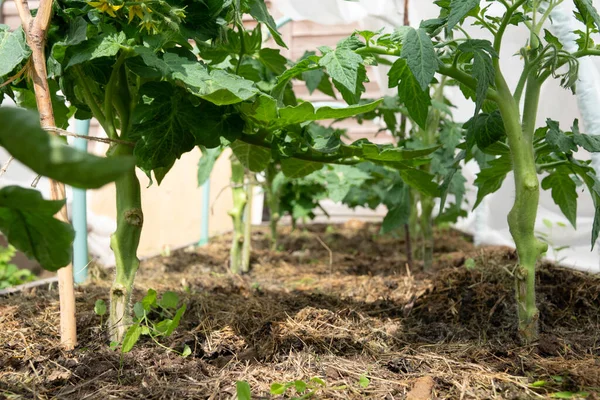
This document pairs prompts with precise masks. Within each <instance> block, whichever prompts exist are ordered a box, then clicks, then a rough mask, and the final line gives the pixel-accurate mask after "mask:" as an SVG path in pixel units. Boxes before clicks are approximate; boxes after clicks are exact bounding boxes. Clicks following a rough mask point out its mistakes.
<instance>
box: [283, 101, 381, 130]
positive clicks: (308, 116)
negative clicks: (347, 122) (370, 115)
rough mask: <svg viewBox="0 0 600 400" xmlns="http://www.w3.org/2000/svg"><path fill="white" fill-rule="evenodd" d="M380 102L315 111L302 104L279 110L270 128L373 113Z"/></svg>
mask: <svg viewBox="0 0 600 400" xmlns="http://www.w3.org/2000/svg"><path fill="white" fill-rule="evenodd" d="M381 101H382V100H377V101H374V102H372V103H367V104H361V105H352V106H348V107H341V108H332V107H329V106H326V107H320V108H318V109H316V110H315V108H314V106H313V105H312V104H311V103H309V102H304V103H301V104H299V105H297V106H290V107H284V108H281V109H279V119H277V120H275V121H273V123H272V124H271V128H273V129H275V128H281V127H284V126H288V125H295V124H301V123H304V122H308V121H320V120H325V119H341V118H348V117H352V116H355V115H358V114H363V113H367V112H370V111H373V110H374V109H376V108H377V106H379V104H380V103H381Z"/></svg>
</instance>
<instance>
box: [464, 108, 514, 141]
mask: <svg viewBox="0 0 600 400" xmlns="http://www.w3.org/2000/svg"><path fill="white" fill-rule="evenodd" d="M464 127H465V128H466V129H467V143H470V144H471V146H472V145H473V142H475V143H476V144H477V147H479V148H480V149H481V150H485V149H486V148H487V147H489V146H491V145H492V144H494V143H496V142H498V141H499V140H502V139H504V138H505V137H506V131H505V130H504V121H503V120H502V115H501V114H500V112H499V111H494V112H493V113H491V114H486V113H481V114H479V115H476V116H474V117H473V118H471V119H470V120H469V121H467V123H465V125H464Z"/></svg>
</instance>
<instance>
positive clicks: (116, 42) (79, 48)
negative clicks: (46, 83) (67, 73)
mask: <svg viewBox="0 0 600 400" xmlns="http://www.w3.org/2000/svg"><path fill="white" fill-rule="evenodd" d="M126 40H127V36H126V35H125V32H118V33H117V32H115V33H106V34H101V35H98V36H95V37H93V38H91V39H88V40H86V41H85V42H82V43H80V44H78V45H75V46H70V47H69V48H67V54H66V57H67V58H68V59H69V62H68V63H67V66H66V67H65V69H66V68H69V67H72V66H74V65H78V64H81V63H84V62H87V61H91V60H94V59H96V58H100V57H113V56H116V55H117V53H119V50H121V46H123V45H124V44H125V41H126Z"/></svg>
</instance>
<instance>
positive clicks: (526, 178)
mask: <svg viewBox="0 0 600 400" xmlns="http://www.w3.org/2000/svg"><path fill="white" fill-rule="evenodd" d="M496 86H497V90H498V94H499V96H500V101H499V102H498V106H499V109H500V113H501V114H502V119H503V121H504V126H505V129H506V134H507V137H508V145H509V147H510V151H511V157H512V163H513V169H514V181H515V202H514V205H513V208H512V209H511V210H510V212H509V214H508V226H509V229H510V233H511V235H512V237H513V240H514V241H515V245H516V247H517V254H518V257H519V264H518V266H517V268H516V272H515V291H516V297H517V314H518V320H519V333H520V335H521V337H522V339H523V340H524V342H525V343H531V342H534V341H535V340H537V337H538V319H539V312H538V309H537V306H536V299H535V266H536V262H537V259H538V257H539V256H540V255H541V254H542V253H543V252H544V251H546V245H545V244H544V243H542V242H540V241H539V240H538V239H537V238H536V237H535V220H536V216H537V209H538V203H539V196H540V188H539V181H538V177H537V170H536V166H535V155H534V150H533V130H534V128H535V120H536V114H537V106H538V102H539V95H540V84H539V83H538V82H537V81H536V80H535V78H534V77H533V76H530V79H529V80H528V83H527V91H526V94H525V107H524V111H523V124H522V125H521V122H520V118H519V109H518V106H517V103H516V101H515V99H514V97H513V96H512V95H511V94H510V90H509V88H508V85H507V84H506V81H505V80H504V77H503V76H502V74H501V72H500V70H499V69H498V70H497V71H496Z"/></svg>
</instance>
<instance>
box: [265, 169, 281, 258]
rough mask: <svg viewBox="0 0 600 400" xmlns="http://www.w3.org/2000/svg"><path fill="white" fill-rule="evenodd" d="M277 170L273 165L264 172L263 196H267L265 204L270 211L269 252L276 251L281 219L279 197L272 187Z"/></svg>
mask: <svg viewBox="0 0 600 400" xmlns="http://www.w3.org/2000/svg"><path fill="white" fill-rule="evenodd" d="M276 174H277V170H276V169H275V166H274V165H273V164H270V165H269V168H267V171H266V182H265V195H266V196H267V204H268V206H269V211H270V214H271V215H270V219H269V227H270V228H271V250H277V224H278V223H279V220H280V219H281V215H280V208H279V197H278V195H277V193H276V190H275V189H276V188H274V187H273V181H274V179H275V175H276Z"/></svg>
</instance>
